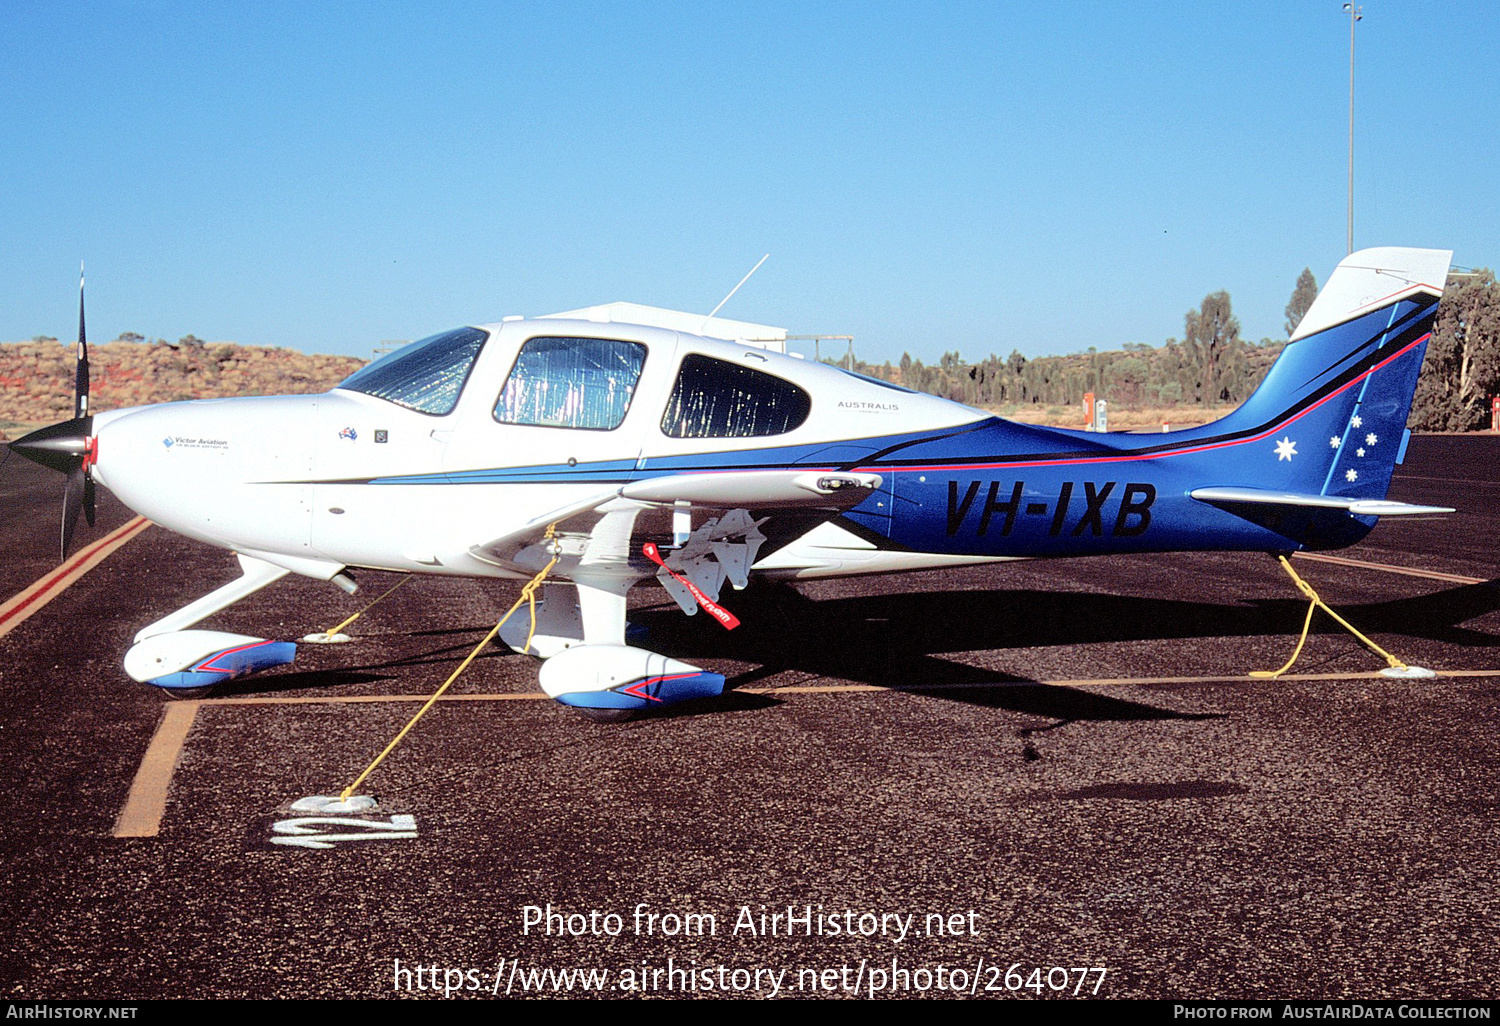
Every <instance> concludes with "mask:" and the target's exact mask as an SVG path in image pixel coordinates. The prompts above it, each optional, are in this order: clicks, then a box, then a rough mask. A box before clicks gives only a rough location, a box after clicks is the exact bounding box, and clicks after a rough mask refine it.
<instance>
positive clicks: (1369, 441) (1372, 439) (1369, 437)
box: [1365, 434, 1380, 445]
mask: <svg viewBox="0 0 1500 1026" xmlns="http://www.w3.org/2000/svg"><path fill="white" fill-rule="evenodd" d="M1378 441H1380V439H1378V438H1376V437H1375V436H1374V435H1373V434H1370V435H1365V444H1366V445H1374V444H1375V443H1376V442H1378Z"/></svg>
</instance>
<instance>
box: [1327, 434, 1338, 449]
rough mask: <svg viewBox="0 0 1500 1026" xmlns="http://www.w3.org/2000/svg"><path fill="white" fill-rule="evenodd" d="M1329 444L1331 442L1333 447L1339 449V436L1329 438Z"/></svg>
mask: <svg viewBox="0 0 1500 1026" xmlns="http://www.w3.org/2000/svg"><path fill="white" fill-rule="evenodd" d="M1328 444H1329V445H1330V446H1331V447H1332V448H1335V449H1337V448H1338V447H1339V440H1338V438H1337V437H1334V438H1330V439H1329V440H1328Z"/></svg>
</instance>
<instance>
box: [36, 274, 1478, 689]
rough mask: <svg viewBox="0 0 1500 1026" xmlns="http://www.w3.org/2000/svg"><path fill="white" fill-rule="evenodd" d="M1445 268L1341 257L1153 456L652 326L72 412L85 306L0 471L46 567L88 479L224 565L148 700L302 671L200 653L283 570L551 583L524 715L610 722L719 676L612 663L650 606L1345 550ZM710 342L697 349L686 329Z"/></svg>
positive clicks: (1403, 404) (673, 664)
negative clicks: (67, 378)
mask: <svg viewBox="0 0 1500 1026" xmlns="http://www.w3.org/2000/svg"><path fill="white" fill-rule="evenodd" d="M1450 256H1451V254H1450V253H1449V252H1447V251H1439V250H1424V249H1394V248H1385V249H1367V250H1363V251H1361V252H1358V253H1354V254H1352V255H1351V256H1349V257H1347V258H1346V259H1345V260H1343V261H1342V262H1341V263H1340V264H1339V265H1338V267H1337V269H1336V270H1335V271H1334V272H1333V274H1332V275H1331V276H1330V278H1329V279H1328V282H1327V284H1326V285H1325V286H1324V288H1323V289H1322V291H1321V292H1320V293H1319V295H1318V297H1317V299H1316V300H1315V301H1314V303H1313V304H1312V306H1311V308H1310V309H1309V310H1308V312H1307V315H1306V316H1305V317H1304V318H1303V320H1302V322H1301V324H1300V325H1299V326H1298V328H1297V330H1296V331H1295V332H1294V333H1293V335H1292V337H1291V340H1290V342H1289V344H1288V345H1287V346H1286V348H1285V349H1284V350H1283V352H1282V353H1281V355H1280V356H1279V357H1278V358H1277V360H1276V362H1275V364H1274V365H1273V366H1272V367H1271V369H1270V371H1269V372H1268V374H1267V375H1266V377H1265V380H1264V381H1263V382H1262V383H1261V385H1260V387H1259V388H1258V389H1257V390H1256V391H1255V393H1254V394H1253V395H1251V396H1250V398H1249V399H1248V400H1247V401H1246V402H1245V403H1244V404H1243V405H1242V406H1240V407H1239V408H1238V409H1236V410H1234V411H1233V412H1231V413H1230V414H1229V415H1228V416H1226V417H1224V418H1223V419H1221V420H1218V421H1216V422H1214V423H1211V424H1206V425H1203V426H1201V427H1195V428H1191V429H1188V430H1181V431H1173V432H1168V433H1162V434H1125V433H1089V432H1083V431H1072V430H1063V429H1058V428H1049V427H1037V426H1030V425H1024V424H1017V423H1013V422H1010V421H1007V420H1004V419H1002V418H999V417H996V416H993V415H991V414H989V413H986V412H983V411H981V410H976V409H973V408H970V407H967V406H963V405H961V404H958V403H954V402H949V401H947V400H944V399H940V398H937V397H935V396H931V395H924V394H919V393H916V392H912V391H909V390H907V389H904V388H899V387H895V386H892V385H889V384H886V383H883V382H879V381H875V380H872V379H870V378H865V377H861V376H858V375H854V374H851V373H848V372H845V371H843V370H840V369H838V368H836V367H833V366H829V365H825V364H821V363H816V362H810V361H803V360H800V359H796V358H793V357H790V356H786V355H784V354H781V353H777V352H770V351H766V350H764V349H760V348H756V347H753V346H749V345H744V344H736V343H734V342H728V341H722V340H716V339H713V338H708V337H703V336H701V335H697V334H690V333H686V332H682V331H677V330H670V329H668V328H664V327H661V326H659V325H658V326H652V325H632V324H622V323H600V322H598V321H590V320H579V319H558V318H535V319H521V318H507V319H506V320H504V321H502V322H500V323H497V324H490V325H484V326H476V327H462V328H458V329H456V330H453V331H447V332H444V333H442V334H438V335H434V336H432V337H431V338H427V339H423V340H421V341H419V342H413V343H411V344H409V345H407V346H405V347H403V348H401V349H399V350H397V351H395V352H393V353H391V354H389V355H387V356H385V357H383V358H382V359H380V360H377V361H376V362H374V363H371V364H370V365H368V366H366V367H365V368H363V369H362V370H360V371H358V372H357V373H355V374H354V375H353V376H351V377H350V378H348V379H347V380H346V381H344V382H343V383H342V384H340V385H339V386H338V387H337V388H335V389H333V390H332V391H330V392H328V393H326V394H323V395H310V396H309V395H299V396H277V397H254V398H251V397H247V398H235V399H219V400H200V401H193V402H175V403H167V404H163V405H157V406H147V407H138V408H133V409H122V410H110V411H108V412H103V413H98V414H92V415H90V413H89V411H88V408H87V401H88V386H87V349H86V346H84V345H83V344H82V306H81V304H82V300H81V296H80V346H79V387H78V390H77V400H76V401H77V408H76V410H75V417H74V418H73V419H72V420H70V421H67V422H65V423H61V424H55V425H52V426H51V427H46V428H42V429H41V430H39V431H36V432H33V433H32V434H30V435H28V436H26V437H25V438H22V439H20V440H19V441H16V442H14V443H12V445H11V447H12V449H14V450H15V451H17V452H19V453H21V454H22V455H25V456H27V457H29V458H31V459H33V460H36V461H37V462H40V463H44V464H46V465H48V466H51V467H53V468H55V469H58V470H62V471H64V472H65V473H67V474H68V487H67V491H66V497H65V500H64V511H63V536H64V540H63V547H64V551H65V552H66V548H67V538H68V535H69V533H70V532H71V530H72V525H73V523H74V522H75V520H76V517H77V515H78V513H79V511H80V510H86V511H87V512H88V514H89V518H90V521H91V522H92V518H93V510H92V507H93V489H94V482H95V481H97V482H99V483H101V484H103V485H105V486H106V487H108V488H109V489H110V490H111V491H112V492H113V493H114V494H115V495H116V496H118V497H119V498H120V499H121V500H122V501H123V502H124V503H125V504H126V505H127V506H129V507H130V508H131V509H133V510H135V511H136V512H138V513H140V514H142V515H144V516H146V517H148V518H150V519H151V520H153V521H155V522H156V523H158V524H160V525H162V526H165V527H167V528H170V529H171V530H173V531H177V532H179V533H181V534H184V535H186V536H188V537H190V538H195V539H198V540H200V541H203V542H207V543H209V544H211V545H217V546H220V547H223V548H226V549H231V550H233V551H234V552H235V553H236V554H237V556H238V559H239V564H240V567H241V569H242V571H243V573H242V576H240V577H239V578H238V579H236V580H234V581H231V582H229V583H228V584H225V585H224V586H222V587H220V588H218V589H216V590H214V591H212V592H210V593H209V594H207V595H205V596H203V597H202V598H200V599H198V600H197V601H195V602H192V603H190V604H189V605H187V606H185V607H183V608H182V609H179V610H178V611H176V612H174V613H172V614H170V615H168V616H166V617H164V618H163V619H161V620H159V621H157V622H156V623H153V624H150V625H148V626H146V627H143V628H142V629H141V631H140V632H139V634H137V635H136V639H135V644H134V646H133V647H132V648H131V649H130V650H129V651H128V652H127V653H126V655H125V660H124V662H125V669H126V671H127V672H128V673H129V674H130V675H131V676H132V677H134V678H135V679H136V680H139V681H144V682H147V683H150V684H155V685H158V686H160V687H162V688H167V689H184V688H200V687H203V686H205V685H212V684H214V683H217V682H219V681H222V680H227V679H229V678H230V677H234V676H237V675H239V674H242V673H248V672H252V671H254V670H259V669H265V668H267V667H270V666H276V665H282V664H285V663H287V662H290V661H291V660H292V658H293V656H294V653H295V646H293V645H292V644H290V643H286V642H276V641H271V640H268V639H262V638H255V637H249V636H244V635H235V634H227V633H224V632H219V631H207V630H194V629H191V628H192V627H193V625H194V624H196V623H197V622H199V621H200V620H202V619H203V618H205V617H207V616H209V615H211V614H213V613H216V612H218V611H219V610H222V609H224V608H225V607H227V606H229V605H230V604H231V603H234V602H236V601H238V600H239V599H242V598H244V597H245V596H247V595H249V594H250V593H252V592H254V591H256V590H257V589H259V588H262V587H264V586H265V585H267V584H269V583H271V582H273V581H275V580H277V579H278V578H280V577H282V576H283V575H285V574H287V573H297V574H304V575H306V576H309V577H313V578H319V579H323V580H329V581H332V582H334V583H335V584H339V585H340V586H343V587H344V588H345V589H346V590H352V589H353V587H354V585H353V582H352V580H351V579H350V578H349V576H348V574H347V573H346V571H347V570H348V569H349V568H360V567H368V568H377V569H381V570H391V571H401V572H406V573H424V574H444V575H451V576H459V577H476V578H510V579H520V580H525V579H529V578H532V577H533V576H535V575H536V574H537V573H538V572H539V571H540V570H541V569H542V568H543V567H545V566H547V565H548V564H549V563H550V562H552V561H553V559H554V557H555V558H556V560H557V562H556V564H555V567H554V571H553V574H552V577H551V579H550V580H549V581H548V583H546V584H545V585H544V587H543V597H544V601H543V603H542V604H541V607H540V612H539V615H538V617H537V627H536V632H535V635H534V636H533V637H531V638H530V643H529V646H528V645H527V634H528V632H527V630H526V629H525V628H524V627H523V626H520V625H519V621H517V625H516V626H512V625H511V624H507V625H506V629H505V630H504V631H502V633H501V638H502V639H503V640H504V641H506V642H507V643H508V644H509V645H510V646H511V647H512V648H515V649H516V650H517V651H521V650H522V649H523V646H525V650H526V651H528V652H529V653H530V654H532V655H534V656H537V657H540V658H541V659H542V660H543V662H542V665H541V671H540V679H541V685H542V688H543V690H545V691H546V692H547V694H549V695H551V696H552V697H553V698H555V699H556V700H558V701H559V702H562V703H564V704H566V705H570V706H575V707H579V708H582V709H584V710H592V711H594V712H595V713H596V714H600V715H605V716H610V715H619V714H624V713H626V712H629V711H632V710H639V709H648V708H655V707H659V706H663V705H667V704H670V703H672V702H677V701H681V700H684V699H688V698H698V697H703V696H708V695H717V694H719V693H720V692H721V691H722V689H723V687H724V678H723V677H722V676H721V675H719V674H716V673H710V672H706V671H704V670H702V669H700V668H698V667H695V666H692V665H689V664H687V663H684V662H681V661H678V660H676V659H672V658H669V657H668V656H665V655H660V654H657V653H654V652H650V651H647V650H645V649H642V648H638V647H635V646H634V645H631V644H628V643H627V639H626V622H625V609H626V595H627V593H628V592H629V591H630V589H631V588H633V587H634V586H636V585H637V584H639V583H641V582H642V581H646V580H648V579H652V578H654V579H656V580H658V581H660V582H661V584H662V585H663V586H664V587H665V588H666V590H667V591H668V592H669V593H670V594H671V596H672V597H673V598H674V599H675V600H676V601H677V603H678V604H679V605H680V606H681V607H682V609H683V611H684V612H685V613H688V614H692V613H695V612H697V610H698V609H699V608H700V606H701V607H704V608H706V609H708V611H709V612H711V613H713V614H714V615H716V616H719V617H720V618H721V619H722V618H724V617H726V616H728V615H729V614H727V613H725V612H724V611H723V610H722V608H721V607H719V606H718V605H717V599H718V597H719V594H720V591H721V590H722V587H723V585H724V583H725V582H726V581H727V582H728V583H729V584H730V585H731V586H732V587H734V588H743V587H745V585H746V582H747V581H748V580H749V578H751V577H752V576H765V577H780V578H806V577H829V576H839V575H848V574H862V573H880V572H889V571H896V570H912V569H921V568H934V567H949V566H959V565H964V564H973V563H981V562H986V561H998V560H1008V559H1020V558H1035V557H1047V556H1085V555H1103V554H1109V553H1138V552H1170V551H1184V550H1227V549H1232V550H1251V551H1268V552H1275V553H1289V552H1293V551H1296V550H1300V549H1332V548H1339V547H1342V546H1346V545H1350V544H1353V543H1354V542H1356V541H1358V540H1359V539H1361V538H1362V537H1364V536H1365V534H1367V533H1368V532H1369V531H1370V529H1371V528H1372V527H1373V526H1374V524H1375V523H1376V518H1377V517H1380V516H1387V515H1400V514H1412V513H1431V512H1450V511H1449V510H1445V509H1439V508H1436V507H1422V506H1412V505H1407V504H1402V503H1396V502H1391V501H1387V500H1386V498H1385V495H1386V490H1387V487H1388V485H1389V484H1390V480H1391V474H1392V471H1393V468H1394V467H1395V465H1396V464H1397V463H1399V462H1401V459H1402V457H1403V455H1404V453H1405V448H1406V441H1407V438H1408V437H1409V432H1408V431H1407V430H1406V418H1407V413H1408V411H1409V408H1410V406H1411V400H1412V393H1413V390H1414V388H1415V387H1416V382H1417V376H1418V373H1419V371H1420V370H1421V367H1422V358H1423V354H1424V352H1425V350H1426V343H1427V340H1428V338H1429V335H1430V333H1431V330H1432V324H1433V320H1434V317H1435V316H1436V312H1437V305H1438V300H1439V297H1440V296H1441V294H1442V290H1443V285H1444V282H1445V280H1446V277H1447V272H1448V265H1449V258H1450ZM700 330H701V329H700Z"/></svg>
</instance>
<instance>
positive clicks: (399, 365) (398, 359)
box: [338, 328, 489, 417]
mask: <svg viewBox="0 0 1500 1026" xmlns="http://www.w3.org/2000/svg"><path fill="white" fill-rule="evenodd" d="M488 337H489V336H488V335H486V334H485V333H484V332H483V331H480V330H479V329H478V328H456V329H454V330H453V331H445V332H443V333H442V334H441V335H433V336H432V337H430V338H424V339H422V340H420V341H417V342H411V343H409V344H407V345H404V346H402V347H401V348H400V349H398V350H396V351H395V352H394V353H391V354H390V355H388V356H383V357H381V358H380V359H379V360H376V361H375V362H374V363H372V364H370V365H369V366H367V367H364V368H362V369H360V370H357V371H355V372H354V373H353V374H351V375H350V376H349V377H347V378H345V379H344V380H343V381H342V382H340V383H339V386H338V387H339V388H347V389H349V390H350V391H351V392H363V393H365V394H366V395H373V396H374V397H375V398H377V399H384V400H386V401H387V402H392V403H395V404H396V405H397V406H404V407H406V408H407V409H408V410H416V411H417V412H418V413H426V414H428V415H430V416H433V417H441V416H443V415H445V414H448V413H452V412H453V408H454V407H455V406H457V405H458V397H459V396H460V395H461V394H462V393H463V390H464V382H466V381H468V380H469V372H470V371H471V370H473V369H474V361H475V359H476V358H478V356H479V350H480V349H482V348H483V347H484V340H485V339H486V338H488Z"/></svg>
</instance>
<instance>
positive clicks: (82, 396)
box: [73, 261, 89, 420]
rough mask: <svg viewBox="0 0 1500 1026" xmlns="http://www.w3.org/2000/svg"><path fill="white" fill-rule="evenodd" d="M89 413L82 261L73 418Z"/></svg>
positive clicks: (80, 263)
mask: <svg viewBox="0 0 1500 1026" xmlns="http://www.w3.org/2000/svg"><path fill="white" fill-rule="evenodd" d="M88 415H89V343H88V338H87V336H86V335H85V334H84V331H83V263H82V262H81V261H80V262H79V264H78V370H77V372H76V373H75V374H74V375H73V419H74V420H78V419H79V418H81V417H87V416H88Z"/></svg>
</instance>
